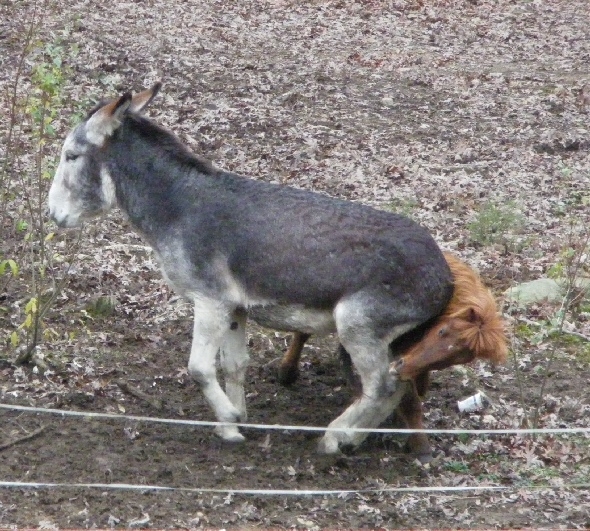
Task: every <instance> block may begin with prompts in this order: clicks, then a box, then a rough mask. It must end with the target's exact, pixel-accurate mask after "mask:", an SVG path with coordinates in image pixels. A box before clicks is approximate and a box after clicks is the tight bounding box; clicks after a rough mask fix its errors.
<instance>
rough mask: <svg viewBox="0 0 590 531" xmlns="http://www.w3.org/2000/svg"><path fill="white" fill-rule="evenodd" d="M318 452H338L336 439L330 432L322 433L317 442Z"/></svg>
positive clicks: (327, 453)
mask: <svg viewBox="0 0 590 531" xmlns="http://www.w3.org/2000/svg"><path fill="white" fill-rule="evenodd" d="M318 452H319V453H320V454H326V455H333V454H337V453H340V449H339V448H338V439H337V438H336V437H334V436H333V435H330V434H326V435H324V436H323V437H322V438H321V439H320V442H319V443H318Z"/></svg>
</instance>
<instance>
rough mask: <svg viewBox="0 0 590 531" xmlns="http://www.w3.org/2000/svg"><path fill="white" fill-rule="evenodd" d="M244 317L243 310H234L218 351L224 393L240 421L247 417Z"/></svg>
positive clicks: (246, 351)
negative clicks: (235, 409) (223, 376)
mask: <svg viewBox="0 0 590 531" xmlns="http://www.w3.org/2000/svg"><path fill="white" fill-rule="evenodd" d="M246 318H247V313H246V311H245V310H242V309H238V310H236V311H235V312H234V314H233V316H232V318H231V321H230V325H229V330H228V331H227V332H226V334H225V339H224V342H223V347H222V349H221V353H220V361H221V368H222V369H223V372H224V375H225V393H226V394H227V396H228V398H229V399H230V401H231V403H232V404H233V405H234V406H235V407H236V408H237V410H238V411H239V414H240V420H241V421H242V422H246V420H247V419H248V415H247V413H246V394H245V392H244V380H245V379H246V368H247V367H248V360H249V356H248V347H247V345H246Z"/></svg>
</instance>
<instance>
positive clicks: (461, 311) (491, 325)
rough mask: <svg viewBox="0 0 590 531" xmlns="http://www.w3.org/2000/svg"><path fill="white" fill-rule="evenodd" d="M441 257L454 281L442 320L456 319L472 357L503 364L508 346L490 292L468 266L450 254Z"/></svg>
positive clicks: (502, 324) (502, 325)
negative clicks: (472, 354)
mask: <svg viewBox="0 0 590 531" xmlns="http://www.w3.org/2000/svg"><path fill="white" fill-rule="evenodd" d="M444 255H445V259H446V260H447V263H448V264H449V267H450V269H451V273H452V274H453V281H454V290H453V296H452V298H451V300H450V302H449V304H448V305H447V307H446V309H445V313H444V317H450V318H458V319H459V320H460V325H459V326H461V327H462V328H463V330H462V331H461V338H462V339H463V340H465V341H466V343H467V345H468V348H469V349H470V350H471V351H472V352H473V353H474V354H475V357H476V358H482V359H488V360H490V361H492V362H494V363H502V362H504V361H506V356H507V353H508V347H507V345H506V336H505V332H504V323H503V321H502V319H501V317H500V315H499V314H498V309H497V307H496V301H495V300H494V297H493V296H492V294H491V292H490V290H489V289H488V288H486V287H485V286H484V284H483V282H482V281H481V278H480V277H479V275H478V274H477V273H476V272H475V271H474V270H473V269H471V267H469V266H468V265H467V264H465V263H463V262H461V260H459V259H458V258H456V257H455V256H453V255H452V254H450V253H444ZM474 316H475V317H476V318H475V319H474Z"/></svg>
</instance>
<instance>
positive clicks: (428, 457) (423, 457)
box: [416, 453, 434, 465]
mask: <svg viewBox="0 0 590 531" xmlns="http://www.w3.org/2000/svg"><path fill="white" fill-rule="evenodd" d="M416 459H418V461H420V464H421V465H427V464H428V463H430V462H431V461H432V460H433V459H434V456H433V455H432V454H431V453H428V454H418V455H416Z"/></svg>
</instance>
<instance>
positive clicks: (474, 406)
mask: <svg viewBox="0 0 590 531" xmlns="http://www.w3.org/2000/svg"><path fill="white" fill-rule="evenodd" d="M489 405H490V400H489V398H488V397H487V396H486V395H485V394H484V393H482V392H481V391H479V392H477V393H475V394H474V395H473V396H470V397H469V398H465V399H463V400H459V401H458V402H457V407H458V408H459V411H460V412H461V413H469V412H471V411H479V410H480V409H484V408H485V407H487V406H489Z"/></svg>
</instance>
